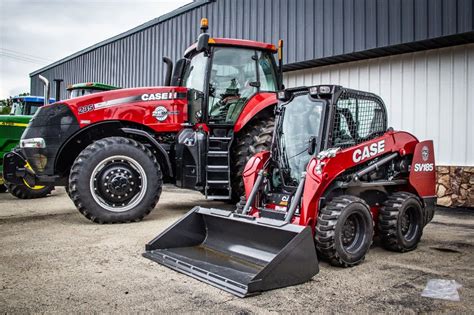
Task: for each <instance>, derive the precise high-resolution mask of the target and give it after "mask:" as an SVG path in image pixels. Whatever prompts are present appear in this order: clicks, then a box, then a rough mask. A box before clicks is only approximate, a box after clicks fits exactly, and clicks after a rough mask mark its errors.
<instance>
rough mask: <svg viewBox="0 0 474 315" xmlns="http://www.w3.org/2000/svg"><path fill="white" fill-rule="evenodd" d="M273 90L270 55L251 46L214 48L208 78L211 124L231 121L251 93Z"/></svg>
mask: <svg viewBox="0 0 474 315" xmlns="http://www.w3.org/2000/svg"><path fill="white" fill-rule="evenodd" d="M259 90H261V91H275V90H276V80H275V73H274V70H273V63H272V59H271V56H270V55H269V54H268V53H266V52H259V51H256V50H253V49H244V48H229V47H216V48H215V49H214V52H213V55H212V67H211V72H210V79H209V104H208V105H209V106H208V116H209V121H210V122H211V123H212V122H214V123H234V122H235V121H236V120H237V118H238V117H239V115H240V112H241V111H242V108H243V106H244V105H245V103H246V102H247V100H248V99H250V98H251V97H252V96H253V95H254V94H255V93H257V92H258V91H259Z"/></svg>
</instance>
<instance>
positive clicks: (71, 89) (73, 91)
mask: <svg viewBox="0 0 474 315" xmlns="http://www.w3.org/2000/svg"><path fill="white" fill-rule="evenodd" d="M117 89H120V88H119V87H117V86H113V85H109V84H104V83H99V82H85V83H76V84H69V85H68V87H67V92H68V98H75V97H80V96H84V95H89V94H94V93H99V92H104V91H111V90H117Z"/></svg>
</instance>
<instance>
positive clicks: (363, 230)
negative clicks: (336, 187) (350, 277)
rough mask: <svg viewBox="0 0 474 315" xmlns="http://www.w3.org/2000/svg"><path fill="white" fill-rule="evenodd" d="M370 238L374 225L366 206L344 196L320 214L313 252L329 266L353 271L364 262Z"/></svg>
mask: <svg viewBox="0 0 474 315" xmlns="http://www.w3.org/2000/svg"><path fill="white" fill-rule="evenodd" d="M373 234H374V223H373V218H372V214H371V213H370V209H369V206H368V205H367V203H366V202H365V201H364V200H363V199H360V198H358V197H354V196H350V195H343V196H340V197H336V198H334V199H333V200H331V201H330V202H329V203H328V204H327V205H326V206H325V207H324V208H323V209H321V210H320V212H319V215H318V222H317V224H316V235H315V241H316V249H317V250H318V252H319V254H320V255H321V256H322V258H324V259H326V260H327V261H328V262H329V263H330V264H331V265H333V266H339V267H352V266H355V265H357V264H359V263H361V262H362V261H363V260H364V259H365V254H366V253H367V251H368V250H369V247H370V245H371V244H372V238H373Z"/></svg>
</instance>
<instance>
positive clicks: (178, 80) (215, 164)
mask: <svg viewBox="0 0 474 315" xmlns="http://www.w3.org/2000/svg"><path fill="white" fill-rule="evenodd" d="M201 30H202V33H201V35H200V36H199V38H198V40H197V42H196V43H195V44H193V45H192V46H190V47H189V48H188V49H187V50H186V51H185V53H184V58H182V59H180V60H178V61H177V62H176V65H175V67H174V69H173V65H172V63H171V61H170V60H169V59H167V58H164V62H165V63H166V64H167V65H168V69H167V74H166V85H169V86H172V87H173V86H180V87H185V88H186V91H187V103H188V104H187V120H188V127H187V128H184V129H183V130H181V131H180V132H179V134H178V143H177V145H176V156H177V157H178V158H177V163H176V184H177V186H179V187H183V188H190V189H196V188H198V190H201V191H202V192H203V193H204V194H205V196H206V198H208V199H232V198H233V199H234V200H235V199H238V198H239V197H240V195H241V194H242V193H243V185H242V182H241V180H240V174H241V173H240V172H241V170H239V171H237V168H236V167H235V165H239V166H238V167H240V168H242V167H243V165H244V163H245V162H246V160H247V159H248V157H249V153H250V152H239V151H238V147H239V145H240V146H243V145H242V143H243V142H245V141H246V140H245V139H243V137H244V132H248V130H242V131H241V129H242V126H243V125H245V124H246V123H247V122H248V121H249V120H252V119H253V120H254V121H257V119H259V118H256V117H255V116H256V115H258V114H260V115H262V112H263V113H267V114H268V115H267V116H262V117H260V120H261V121H262V122H263V121H265V120H268V119H271V120H272V121H271V123H272V124H273V117H272V116H273V110H272V109H273V107H272V109H271V110H270V108H267V110H266V111H263V109H265V107H267V106H268V105H273V104H275V103H276V97H275V96H276V91H277V90H278V89H279V88H280V87H281V86H282V83H281V62H280V65H279V67H277V64H276V61H275V58H274V54H276V53H277V52H279V51H280V50H281V46H282V43H280V45H279V46H280V47H279V49H277V48H276V47H275V46H274V45H272V44H267V43H262V42H256V41H250V40H238V39H228V38H211V37H210V36H209V34H207V33H206V30H207V24H206V21H204V24H201ZM279 56H281V51H280V55H279ZM280 60H281V58H280ZM171 73H172V74H171ZM264 127H266V126H261V127H260V128H264ZM239 131H240V136H239V135H237V136H236V134H238V133H239ZM269 138H270V135H269ZM270 139H271V138H270ZM191 144H192V145H191ZM267 144H268V145H269V144H270V143H269V142H268V143H267ZM243 147H245V146H243ZM252 153H253V152H252ZM239 157H240V159H241V161H239V160H237V159H238V158H239ZM236 158H237V159H236ZM244 159H245V160H244ZM232 182H233V183H232ZM231 186H232V187H231Z"/></svg>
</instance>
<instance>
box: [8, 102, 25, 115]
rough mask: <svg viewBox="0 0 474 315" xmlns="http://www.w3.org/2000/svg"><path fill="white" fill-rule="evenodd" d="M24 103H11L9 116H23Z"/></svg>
mask: <svg viewBox="0 0 474 315" xmlns="http://www.w3.org/2000/svg"><path fill="white" fill-rule="evenodd" d="M23 108H24V103H23V102H20V101H13V105H12V109H11V111H10V115H23Z"/></svg>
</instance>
